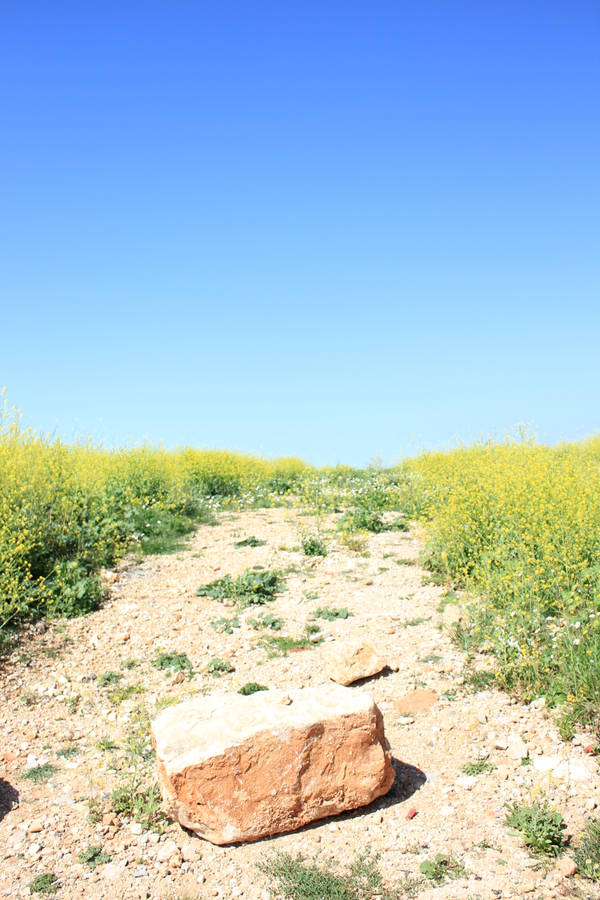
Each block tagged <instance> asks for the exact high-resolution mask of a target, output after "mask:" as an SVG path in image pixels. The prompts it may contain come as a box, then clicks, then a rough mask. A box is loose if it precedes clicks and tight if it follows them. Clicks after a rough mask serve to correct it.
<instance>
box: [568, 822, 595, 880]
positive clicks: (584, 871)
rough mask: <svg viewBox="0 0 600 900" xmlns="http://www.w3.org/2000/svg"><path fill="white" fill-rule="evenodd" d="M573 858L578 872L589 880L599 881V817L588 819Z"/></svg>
mask: <svg viewBox="0 0 600 900" xmlns="http://www.w3.org/2000/svg"><path fill="white" fill-rule="evenodd" d="M573 860H574V862H576V863H577V865H578V867H579V872H580V874H581V875H583V876H584V877H585V878H589V879H590V880H591V881H600V819H588V821H587V822H586V823H585V829H584V831H583V834H582V835H581V836H580V839H579V843H578V846H577V848H576V850H575V852H574V853H573Z"/></svg>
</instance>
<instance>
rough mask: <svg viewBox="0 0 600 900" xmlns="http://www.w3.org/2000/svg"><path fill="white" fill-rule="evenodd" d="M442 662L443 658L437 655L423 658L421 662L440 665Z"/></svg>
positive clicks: (431, 654) (432, 654)
mask: <svg viewBox="0 0 600 900" xmlns="http://www.w3.org/2000/svg"><path fill="white" fill-rule="evenodd" d="M441 661H442V657H441V656H438V655H437V653H430V654H429V655H428V656H422V657H421V660H420V662H422V663H439V662H441Z"/></svg>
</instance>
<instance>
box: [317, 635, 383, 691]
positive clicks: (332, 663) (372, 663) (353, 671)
mask: <svg viewBox="0 0 600 900" xmlns="http://www.w3.org/2000/svg"><path fill="white" fill-rule="evenodd" d="M384 668H385V662H384V661H383V660H382V659H380V657H379V656H378V655H377V652H376V650H375V647H373V645H372V644H371V643H369V641H363V640H359V641H344V642H343V643H340V644H334V645H333V646H332V647H330V648H329V649H328V652H327V654H326V656H325V671H326V672H327V674H328V675H329V677H330V678H331V680H332V681H337V683H338V684H343V685H349V684H353V683H354V682H355V681H359V680H360V679H361V678H370V677H371V676H372V675H377V674H378V673H379V672H381V671H382V670H383V669H384Z"/></svg>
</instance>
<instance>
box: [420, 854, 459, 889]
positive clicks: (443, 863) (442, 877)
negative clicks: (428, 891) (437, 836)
mask: <svg viewBox="0 0 600 900" xmlns="http://www.w3.org/2000/svg"><path fill="white" fill-rule="evenodd" d="M419 870H420V871H421V872H422V874H423V875H424V876H425V878H429V880H430V881H433V882H434V883H435V884H443V882H444V881H446V879H447V878H463V877H464V875H465V874H466V873H465V868H464V866H463V865H461V863H459V862H458V860H456V859H454V857H452V856H447V855H446V854H444V853H436V854H435V856H432V857H430V858H429V859H425V860H423V862H422V863H421V865H420V866H419Z"/></svg>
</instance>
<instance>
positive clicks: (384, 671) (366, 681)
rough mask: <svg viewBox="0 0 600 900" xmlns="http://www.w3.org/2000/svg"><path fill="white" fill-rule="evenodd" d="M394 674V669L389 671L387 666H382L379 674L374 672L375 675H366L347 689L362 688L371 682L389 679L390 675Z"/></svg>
mask: <svg viewBox="0 0 600 900" xmlns="http://www.w3.org/2000/svg"><path fill="white" fill-rule="evenodd" d="M395 674H396V673H395V671H394V669H390V667H389V666H384V667H383V669H382V670H381V672H376V673H375V675H368V676H367V677H366V678H359V679H358V681H353V682H352V684H349V685H348V687H351V688H354V687H363V685H366V684H370V683H371V682H372V681H379V679H380V678H389V677H390V675H395Z"/></svg>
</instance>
